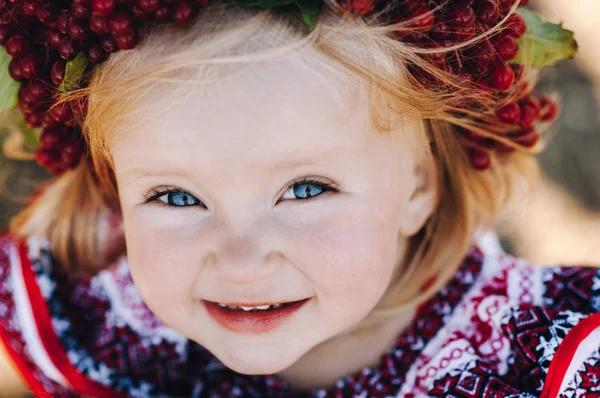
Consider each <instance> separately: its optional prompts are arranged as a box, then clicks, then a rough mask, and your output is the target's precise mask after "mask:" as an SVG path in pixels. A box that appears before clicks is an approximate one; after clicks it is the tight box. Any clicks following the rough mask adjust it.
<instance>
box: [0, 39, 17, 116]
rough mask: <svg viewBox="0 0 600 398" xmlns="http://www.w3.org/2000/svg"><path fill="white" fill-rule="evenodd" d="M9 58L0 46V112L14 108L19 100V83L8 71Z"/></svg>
mask: <svg viewBox="0 0 600 398" xmlns="http://www.w3.org/2000/svg"><path fill="white" fill-rule="evenodd" d="M11 60H12V58H11V57H10V55H8V54H7V53H6V50H5V49H4V47H0V112H4V111H7V110H9V109H12V108H14V107H15V106H17V104H18V102H19V89H20V88H21V83H19V82H17V81H15V80H13V78H12V77H10V74H9V73H8V64H9V63H10V61H11Z"/></svg>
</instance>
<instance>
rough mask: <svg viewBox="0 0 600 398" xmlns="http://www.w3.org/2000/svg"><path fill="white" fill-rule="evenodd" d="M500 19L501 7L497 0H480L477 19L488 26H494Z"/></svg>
mask: <svg viewBox="0 0 600 398" xmlns="http://www.w3.org/2000/svg"><path fill="white" fill-rule="evenodd" d="M498 18H500V7H498V3H497V2H496V0H479V7H478V8H477V19H479V20H480V21H481V22H482V23H484V24H486V25H492V24H494V23H496V21H498Z"/></svg>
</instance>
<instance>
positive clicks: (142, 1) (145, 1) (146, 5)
mask: <svg viewBox="0 0 600 398" xmlns="http://www.w3.org/2000/svg"><path fill="white" fill-rule="evenodd" d="M138 5H139V6H140V7H141V9H142V10H144V11H146V12H147V13H153V12H156V10H158V7H159V6H160V1H159V0H139V1H138Z"/></svg>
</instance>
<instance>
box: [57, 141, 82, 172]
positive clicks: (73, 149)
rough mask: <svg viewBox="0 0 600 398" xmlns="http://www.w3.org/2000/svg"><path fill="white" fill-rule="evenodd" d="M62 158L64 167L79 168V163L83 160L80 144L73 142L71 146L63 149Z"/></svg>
mask: <svg viewBox="0 0 600 398" xmlns="http://www.w3.org/2000/svg"><path fill="white" fill-rule="evenodd" d="M61 152H62V156H61V160H62V163H63V165H65V166H66V167H67V168H72V167H75V166H77V164H78V163H79V161H80V160H81V154H82V150H81V147H80V146H79V143H77V142H73V143H71V144H69V145H66V146H65V147H63V148H62V151H61Z"/></svg>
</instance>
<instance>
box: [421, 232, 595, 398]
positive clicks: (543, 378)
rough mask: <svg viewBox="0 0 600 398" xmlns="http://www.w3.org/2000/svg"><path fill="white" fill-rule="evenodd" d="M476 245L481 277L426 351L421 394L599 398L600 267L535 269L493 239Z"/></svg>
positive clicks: (423, 362)
mask: <svg viewBox="0 0 600 398" xmlns="http://www.w3.org/2000/svg"><path fill="white" fill-rule="evenodd" d="M477 243H478V249H479V250H480V254H481V255H482V260H481V261H482V266H481V272H480V274H479V276H478V277H477V280H476V281H475V282H474V283H473V285H472V288H471V289H470V290H469V292H468V293H467V294H465V295H464V296H463V298H462V300H461V302H460V304H459V305H458V306H457V307H456V309H455V311H453V313H452V314H450V315H449V316H448V317H447V319H446V324H445V326H444V328H443V330H442V331H440V333H439V334H438V336H436V340H435V341H434V342H433V343H432V344H430V346H429V347H427V348H426V349H425V350H424V355H423V356H422V358H421V360H422V363H421V365H418V366H417V368H418V370H417V371H416V372H415V374H419V373H420V374H421V376H417V377H415V379H414V380H415V382H416V383H417V384H418V383H419V382H420V383H421V386H422V387H425V389H423V390H422V391H425V390H426V391H427V396H442V395H443V394H444V393H447V392H455V393H457V394H458V393H460V392H461V391H463V392H464V391H466V390H465V388H466V387H467V385H469V386H470V388H472V389H477V391H479V392H481V391H484V390H479V389H485V391H488V392H490V391H492V392H496V393H501V394H504V395H506V394H508V395H511V394H512V396H522V397H528V396H542V397H553V398H554V397H559V396H560V397H575V396H581V392H582V391H588V392H589V391H594V393H596V394H599V396H600V268H598V267H595V266H564V265H562V266H559V265H550V266H542V265H537V264H532V263H531V262H529V261H527V260H525V259H522V258H515V257H512V256H510V255H508V254H506V253H505V252H504V251H503V250H502V249H501V248H500V245H499V244H498V242H497V240H496V239H495V238H494V237H493V236H489V235H486V236H480V237H479V239H478V242H477ZM428 372H429V375H430V376H429V377H428V376H427V373H428ZM465 383H467V384H465ZM592 385H593V386H594V387H593V388H592V387H590V386H592ZM474 391H475V390H474ZM477 391H475V392H477ZM482 394H483V393H482ZM504 395H503V396H504ZM444 396H445V395H444ZM475 396H479V395H477V394H475Z"/></svg>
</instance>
